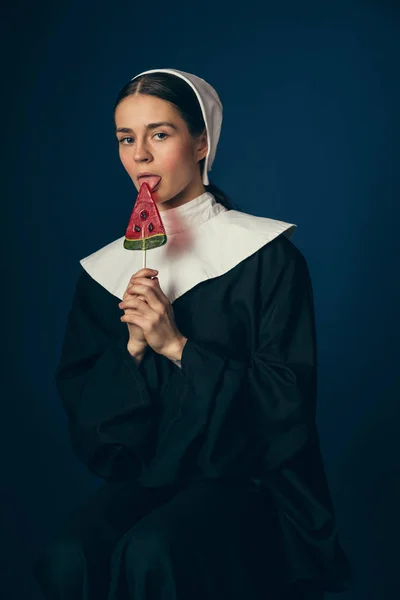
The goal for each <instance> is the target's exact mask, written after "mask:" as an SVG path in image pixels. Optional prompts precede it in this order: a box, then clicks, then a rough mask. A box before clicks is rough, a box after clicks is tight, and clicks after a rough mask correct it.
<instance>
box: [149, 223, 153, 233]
mask: <svg viewBox="0 0 400 600" xmlns="http://www.w3.org/2000/svg"><path fill="white" fill-rule="evenodd" d="M153 229H154V226H153V223H150V225H149V231H153Z"/></svg>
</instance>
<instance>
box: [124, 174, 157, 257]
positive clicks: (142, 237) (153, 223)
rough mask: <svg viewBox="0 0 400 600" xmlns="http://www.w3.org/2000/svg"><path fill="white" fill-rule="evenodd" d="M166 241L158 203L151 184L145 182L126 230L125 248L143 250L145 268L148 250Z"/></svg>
mask: <svg viewBox="0 0 400 600" xmlns="http://www.w3.org/2000/svg"><path fill="white" fill-rule="evenodd" d="M166 243H167V235H166V233H165V229H164V225H163V222H162V220H161V217H160V213H159V211H158V208H157V204H156V203H155V201H154V198H153V196H152V194H151V191H150V186H149V185H148V184H147V183H146V182H143V183H142V185H141V186H140V190H139V194H138V197H137V199H136V202H135V206H134V207H133V210H132V214H131V217H130V219H129V224H128V227H127V229H126V232H125V240H124V248H126V249H127V250H142V252H143V268H145V267H146V250H151V249H152V248H157V247H158V246H163V245H164V244H166Z"/></svg>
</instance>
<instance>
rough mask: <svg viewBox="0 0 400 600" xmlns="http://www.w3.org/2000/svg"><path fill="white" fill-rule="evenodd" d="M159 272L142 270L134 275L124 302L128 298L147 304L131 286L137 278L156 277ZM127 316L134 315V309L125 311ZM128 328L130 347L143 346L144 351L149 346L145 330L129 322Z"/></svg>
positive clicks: (126, 291) (123, 298)
mask: <svg viewBox="0 0 400 600" xmlns="http://www.w3.org/2000/svg"><path fill="white" fill-rule="evenodd" d="M157 273H158V271H154V270H152V269H140V271H137V273H135V274H134V275H132V277H131V279H130V281H129V284H128V287H127V288H126V290H125V293H124V295H123V297H122V300H123V301H125V300H127V299H128V298H130V297H131V298H138V299H139V300H141V301H142V302H146V300H145V298H143V296H141V295H138V294H135V293H133V292H132V290H131V285H132V283H131V282H132V281H133V280H134V279H135V278H137V277H147V278H150V277H154V276H155V275H157ZM124 312H125V314H130V313H132V309H131V308H127V310H125V311H124ZM127 326H128V330H129V342H128V347H129V346H131V347H134V348H138V347H139V348H140V347H141V346H143V349H144V348H145V347H146V346H147V341H146V338H145V336H144V333H143V330H142V328H141V327H139V325H134V324H133V323H130V322H127Z"/></svg>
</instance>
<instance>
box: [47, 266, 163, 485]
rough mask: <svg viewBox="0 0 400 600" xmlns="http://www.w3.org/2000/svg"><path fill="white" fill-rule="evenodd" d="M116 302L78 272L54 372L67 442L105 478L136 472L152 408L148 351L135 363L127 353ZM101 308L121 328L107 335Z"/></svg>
mask: <svg viewBox="0 0 400 600" xmlns="http://www.w3.org/2000/svg"><path fill="white" fill-rule="evenodd" d="M95 286H97V288H96V287H95ZM93 289H95V290H97V291H96V292H95V294H93V291H92V290H93ZM88 290H89V291H88ZM91 295H92V297H91ZM105 296H107V298H108V299H107V302H108V304H107V302H105V301H104V298H105ZM110 298H112V304H111V307H110V304H109V303H110ZM118 302H119V300H118V298H114V297H113V296H111V295H109V294H108V292H106V291H105V290H103V288H101V286H99V285H98V284H97V283H96V282H94V281H93V280H92V279H91V278H90V277H89V275H88V274H87V273H86V272H85V271H84V272H82V274H81V275H80V277H79V279H78V282H77V286H76V290H75V294H74V297H73V302H72V307H71V310H70V312H69V316H68V320H67V326H66V332H65V338H64V343H63V348H62V354H61V360H60V362H59V365H58V368H57V371H56V386H57V390H58V393H59V395H60V397H61V400H62V404H63V407H64V408H65V410H66V413H67V416H68V427H69V432H70V436H71V442H72V447H73V449H74V451H75V453H76V455H77V456H78V457H79V458H80V459H81V460H82V461H83V462H84V463H86V464H87V466H88V468H89V470H90V471H91V472H93V473H94V474H96V475H98V476H100V477H103V478H106V479H112V478H125V477H132V476H133V477H135V476H137V475H138V474H139V473H140V471H141V469H142V467H143V465H144V464H145V463H146V460H147V458H148V453H149V452H150V449H151V441H152V435H151V433H152V430H153V417H154V408H155V407H154V403H153V402H152V397H151V393H150V390H149V388H148V386H147V383H146V380H145V377H144V374H143V368H144V366H143V362H144V361H149V360H150V361H151V360H152V356H151V354H150V353H148V354H147V353H146V355H145V358H144V359H143V361H142V363H141V364H140V365H139V366H138V365H137V364H136V362H135V361H134V359H133V358H132V357H131V356H130V354H129V353H128V351H127V348H126V345H127V342H128V332H127V328H126V324H125V323H124V324H122V323H121V321H120V320H119V316H120V315H121V314H122V312H121V311H120V309H119V308H118V306H117V305H118ZM99 306H100V308H99ZM104 311H109V312H110V311H111V312H112V311H115V313H114V312H113V314H112V315H111V316H107V317H106V318H109V319H110V318H111V319H113V320H114V321H115V322H116V323H117V324H118V325H119V326H120V325H124V326H125V327H122V328H120V329H117V328H115V329H114V330H113V331H117V332H118V333H116V334H112V333H111V330H110V327H109V326H108V327H106V326H105V325H104V324H105V323H106V321H104V318H105V317H104V315H102V314H101V313H102V312H104ZM102 319H103V320H102Z"/></svg>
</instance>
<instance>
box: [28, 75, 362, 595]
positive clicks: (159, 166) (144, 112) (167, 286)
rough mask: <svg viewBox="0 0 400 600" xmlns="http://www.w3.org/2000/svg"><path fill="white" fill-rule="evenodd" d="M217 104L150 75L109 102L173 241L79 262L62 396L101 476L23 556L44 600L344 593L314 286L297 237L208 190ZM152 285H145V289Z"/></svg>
mask: <svg viewBox="0 0 400 600" xmlns="http://www.w3.org/2000/svg"><path fill="white" fill-rule="evenodd" d="M221 123H222V105H221V102H220V99H219V97H218V95H217V93H216V91H215V90H214V89H213V88H212V87H211V86H210V85H209V84H208V83H207V82H205V81H204V80H203V79H201V78H199V77H196V76H195V75H192V74H190V73H185V72H182V71H177V70H173V69H156V70H151V71H146V72H145V73H141V74H140V75H137V76H136V77H134V78H133V79H132V80H131V81H130V82H128V83H127V84H126V85H125V86H124V88H123V89H122V90H121V92H120V94H119V96H118V98H117V102H116V106H115V126H116V135H117V138H118V142H119V154H120V158H121V161H122V164H123V166H124V167H125V169H126V171H127V172H128V174H129V176H130V178H131V179H132V182H133V184H134V185H135V187H136V189H137V190H139V189H140V185H141V183H142V182H143V181H147V182H148V184H149V185H150V186H151V188H152V190H153V195H154V198H155V201H156V203H157V206H158V209H159V211H160V215H161V218H162V221H163V223H164V226H165V230H166V233H167V243H166V244H165V245H163V246H161V247H158V248H154V249H152V250H150V251H148V257H147V260H148V263H149V264H150V267H151V268H146V269H143V268H141V261H142V256H141V252H134V251H129V250H126V249H125V248H124V246H123V241H124V236H123V237H121V238H119V239H117V240H116V241H114V242H112V243H111V244H108V245H107V246H105V247H104V248H101V249H100V250H98V251H96V252H94V253H93V254H91V255H90V256H88V257H86V258H84V259H83V260H82V261H81V264H82V267H83V269H82V272H81V274H80V277H79V279H78V282H77V286H76V292H75V296H74V300H73V305H72V308H71V311H70V314H69V319H68V324H67V330H66V335H65V340H64V346H63V351H62V356H61V360H60V364H59V367H58V370H57V374H56V381H57V387H58V390H59V393H60V396H61V400H62V403H63V406H64V407H65V410H66V414H67V416H68V423H69V429H70V433H71V439H72V445H73V449H74V451H75V452H76V454H77V455H78V456H79V457H80V458H81V459H82V460H83V461H84V462H85V463H86V464H87V465H88V468H89V469H90V470H91V471H92V472H93V473H95V474H97V475H98V476H99V477H101V478H103V479H104V480H105V484H104V485H103V486H102V487H101V488H100V489H99V490H98V491H97V492H96V493H95V494H94V495H93V496H92V497H91V498H90V499H89V500H88V501H87V503H86V504H85V505H84V506H83V507H82V508H81V509H80V510H79V511H78V512H77V513H76V514H74V515H73V517H72V518H71V519H70V521H69V522H68V523H66V524H65V526H64V527H63V529H62V531H60V532H59V534H58V535H57V537H56V539H55V540H54V542H52V543H51V544H49V545H48V547H46V549H45V550H44V551H43V553H42V554H41V556H40V558H38V559H37V561H36V562H35V567H34V569H35V574H36V578H37V580H38V582H39V584H40V586H41V588H42V590H43V593H44V595H45V597H46V598H49V599H56V598H57V599H61V598H62V599H63V600H70V599H71V600H72V599H74V600H75V599H76V600H77V599H81V600H106V599H108V600H133V599H134V600H161V599H162V600H167V599H168V600H178V599H179V600H189V599H190V600H196V599H199V600H200V599H201V600H217V599H218V600H221V599H222V598H224V599H225V598H226V599H227V600H228V599H229V600H239V599H240V600H243V598H249V599H250V598H251V600H258V599H260V600H261V599H265V600H266V599H267V598H268V599H271V600H272V599H280V600H282V599H283V598H285V599H287V598H289V597H290V598H292V599H300V598H302V599H307V600H311V599H313V600H316V599H318V600H320V599H321V598H322V597H323V592H324V590H327V591H331V592H339V591H342V590H345V589H347V588H348V587H349V585H350V583H349V582H350V579H351V570H350V566H349V563H348V561H347V558H346V556H345V554H344V553H343V550H342V548H341V546H340V544H339V541H338V534H337V529H336V523H335V517H334V510H333V507H332V502H331V497H330V492H329V489H328V485H327V482H326V478H325V473H324V468H323V463H322V459H321V453H320V448H319V440H318V432H317V428H316V422H315V411H316V347H315V323H314V309H313V294H312V286H311V282H310V276H309V272H308V268H307V264H306V261H305V259H304V257H303V255H302V254H301V252H300V251H299V250H298V249H297V248H296V247H295V245H294V244H293V243H292V242H291V241H290V237H291V235H292V234H293V232H294V229H295V226H294V225H292V224H289V223H284V222H281V221H276V220H273V219H268V218H264V217H256V216H253V215H250V214H246V213H245V212H241V211H239V210H235V208H234V207H233V205H232V204H231V203H230V201H229V200H228V198H226V196H225V195H224V194H223V193H222V192H221V191H220V190H219V189H218V188H217V187H216V186H215V185H212V184H210V182H209V180H208V171H209V170H210V169H211V165H212V163H213V160H214V157H215V152H216V148H217V144H218V140H219V135H220V128H221ZM156 275H157V277H156Z"/></svg>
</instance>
